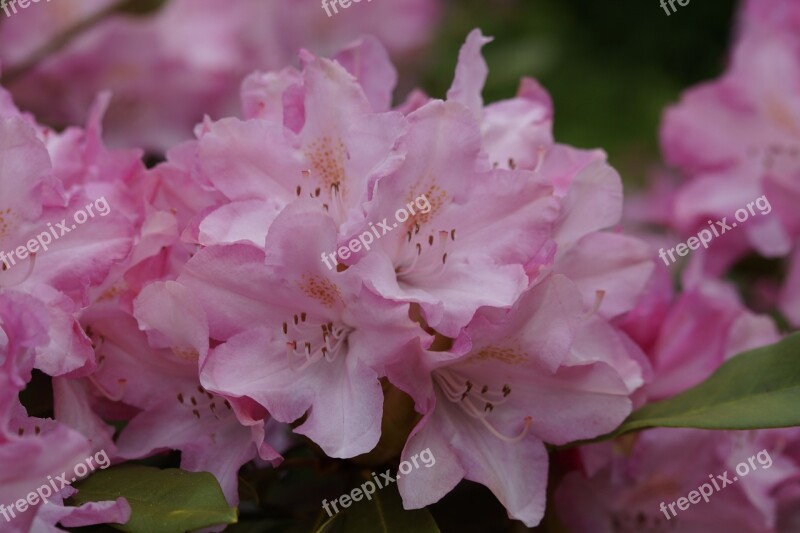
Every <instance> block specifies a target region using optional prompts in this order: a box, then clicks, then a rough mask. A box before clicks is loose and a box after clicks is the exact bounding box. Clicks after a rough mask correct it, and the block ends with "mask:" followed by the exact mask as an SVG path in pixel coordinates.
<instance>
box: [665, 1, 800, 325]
mask: <svg viewBox="0 0 800 533" xmlns="http://www.w3.org/2000/svg"><path fill="white" fill-rule="evenodd" d="M743 13H744V18H743V30H742V33H741V35H740V37H739V40H738V42H737V44H736V46H735V48H734V50H733V54H732V58H731V63H730V65H729V67H728V70H727V72H726V73H725V74H724V75H723V76H722V77H721V78H720V79H718V80H716V81H713V82H710V83H706V84H703V85H700V86H698V87H696V88H693V89H691V90H689V91H687V93H686V94H685V95H684V97H683V99H682V101H681V102H680V104H678V105H677V106H674V107H672V108H670V109H668V110H667V112H666V113H665V116H664V123H663V126H662V132H661V138H662V147H663V151H664V154H665V157H666V160H667V162H668V163H670V164H671V165H674V166H676V167H677V168H679V169H680V170H681V171H682V173H683V174H684V176H685V177H686V178H687V181H686V183H685V184H684V185H683V186H682V187H681V188H680V190H679V191H678V193H677V195H676V198H675V204H674V211H673V213H672V224H673V225H674V227H675V228H676V229H678V231H679V232H680V233H681V234H683V235H689V234H693V233H695V232H696V231H697V230H698V229H699V228H700V227H701V226H706V225H707V221H709V220H712V221H716V220H722V218H723V217H727V218H728V220H729V221H731V219H732V218H733V214H734V213H735V212H736V210H737V209H740V208H746V206H747V205H748V204H749V203H752V202H754V201H755V200H756V199H758V198H761V197H764V198H765V199H766V200H767V201H768V204H767V205H769V209H766V208H764V207H761V206H760V205H759V209H761V213H762V214H761V215H760V216H756V217H751V218H750V220H747V222H746V223H742V224H740V227H739V228H737V229H736V231H735V232H732V233H731V234H730V235H724V236H722V238H720V239H718V240H715V241H714V242H713V243H712V246H711V248H709V250H708V252H707V253H702V252H701V253H699V254H696V258H693V260H697V261H701V262H702V264H703V267H702V268H703V269H704V270H707V271H708V272H709V273H710V274H712V275H719V274H721V273H724V272H725V271H726V270H727V269H728V268H729V267H730V266H731V265H732V264H733V263H735V262H736V261H737V260H738V259H740V258H741V257H743V256H744V255H745V254H747V253H749V252H751V251H754V252H756V253H758V254H759V255H762V256H764V257H786V258H788V259H789V261H790V269H789V274H788V276H787V278H786V280H785V285H784V289H783V293H782V294H781V295H780V299H779V302H778V304H779V306H780V308H781V310H782V311H783V312H784V313H785V315H786V316H787V318H788V319H789V320H790V321H791V322H793V323H800V267H799V266H798V265H800V261H798V257H800V256H798V252H797V240H798V237H800V217H798V215H797V209H796V205H797V203H798V202H800V181H798V180H799V179H800V89H798V87H800V39H798V32H797V31H796V30H797V20H798V13H800V10H798V5H797V4H796V3H794V2H790V1H782V0H776V1H773V0H770V1H768V2H756V1H753V2H748V3H746V5H745V9H744V12H743ZM762 203H763V201H762ZM706 255H708V256H710V257H709V258H707V259H706V258H705V256H706Z"/></svg>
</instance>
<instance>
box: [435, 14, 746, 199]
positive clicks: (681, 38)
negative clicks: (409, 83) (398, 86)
mask: <svg viewBox="0 0 800 533" xmlns="http://www.w3.org/2000/svg"><path fill="white" fill-rule="evenodd" d="M735 5H736V2H734V1H733V0H718V1H716V2H700V1H694V2H690V3H689V4H688V5H686V6H684V7H679V6H678V5H677V4H676V7H677V8H678V10H677V12H676V13H673V14H672V15H669V16H667V14H666V13H665V12H664V10H663V9H662V8H661V7H660V5H659V0H621V1H619V2H614V3H610V2H597V1H596V0H594V1H593V0H492V1H491V2H488V1H486V0H450V1H449V2H448V6H447V10H446V13H445V18H444V20H443V24H442V27H441V28H440V30H439V31H438V33H437V38H436V41H435V43H434V45H433V46H432V47H431V53H430V54H429V55H428V58H427V66H426V69H425V74H424V76H423V79H422V86H423V87H424V89H425V90H426V91H428V92H429V93H430V94H432V95H435V96H443V95H444V94H445V92H446V91H447V88H448V87H449V85H450V82H451V80H452V75H453V69H454V66H455V63H456V59H457V57H458V49H459V47H460V46H461V44H462V42H463V41H464V38H465V37H466V35H467V33H469V31H470V30H471V29H473V28H476V27H480V28H481V29H482V30H483V32H484V34H486V35H490V36H494V38H495V40H494V42H493V43H491V44H489V45H487V46H486V47H485V48H484V53H485V56H486V59H487V61H488V63H489V69H490V74H489V80H488V82H487V85H486V90H485V92H484V98H485V101H487V102H492V101H495V100H498V99H502V98H509V97H511V96H513V95H514V94H515V92H516V88H517V85H518V83H519V78H521V77H522V76H532V77H535V78H536V79H538V80H539V81H540V82H541V83H542V84H543V85H544V86H545V87H546V88H547V89H548V90H549V91H550V93H551V94H552V96H553V99H554V102H555V108H556V120H555V133H556V139H557V140H558V141H559V142H563V143H568V144H572V145H575V146H578V147H583V148H603V149H605V150H606V151H607V152H608V153H609V156H610V159H611V163H612V164H613V165H614V166H616V167H617V168H618V169H619V170H620V172H621V173H622V175H623V180H625V182H626V183H628V184H641V183H642V182H643V181H644V177H645V172H646V171H647V169H648V168H650V167H651V165H652V164H653V163H654V162H655V161H657V158H658V126H659V122H660V117H661V111H662V109H663V108H664V107H665V106H666V105H668V104H670V103H673V102H675V101H677V99H678V98H679V96H680V93H681V92H682V91H683V90H684V89H685V88H687V87H688V86H690V85H693V84H695V83H697V82H699V81H703V80H707V79H711V78H713V77H716V76H718V75H719V74H720V73H721V72H722V69H723V67H724V65H725V57H726V52H727V49H728V45H729V42H730V35H731V29H732V25H733V19H734V8H735Z"/></svg>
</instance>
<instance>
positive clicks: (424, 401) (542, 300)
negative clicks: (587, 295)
mask: <svg viewBox="0 0 800 533" xmlns="http://www.w3.org/2000/svg"><path fill="white" fill-rule="evenodd" d="M590 313H591V310H590V309H587V308H586V307H584V305H583V303H582V299H581V295H580V292H579V291H578V290H577V288H576V286H575V285H574V284H573V283H572V282H570V281H569V280H568V279H566V278H565V277H563V276H560V275H554V276H550V277H549V278H547V280H545V281H543V282H541V283H540V284H538V285H536V286H535V287H534V288H532V289H531V290H530V291H528V292H527V293H526V294H525V295H524V296H523V297H522V298H521V299H520V301H519V302H518V303H517V305H516V306H515V307H514V308H513V309H512V310H511V311H509V312H508V313H497V312H489V311H486V312H485V313H483V314H481V315H480V316H478V317H477V318H476V319H475V320H473V322H472V323H471V324H470V326H469V327H468V328H467V329H466V330H465V335H464V337H463V338H461V339H459V340H458V341H457V342H456V345H455V347H454V348H453V352H454V353H440V352H420V353H419V354H418V355H417V356H416V357H415V358H408V359H407V360H406V361H403V362H399V363H398V364H396V365H394V366H393V367H392V368H390V371H389V378H390V380H392V382H393V383H394V384H396V385H397V386H398V387H400V388H401V389H403V390H405V391H407V392H408V393H409V394H411V395H412V397H414V399H415V401H416V408H417V410H418V411H420V412H422V413H425V417H424V418H423V419H422V421H421V422H420V423H419V425H418V426H417V427H416V428H415V429H414V431H413V432H412V435H411V438H410V439H409V441H408V442H407V443H406V447H405V449H404V451H403V459H408V458H409V457H410V456H411V455H412V454H414V453H415V452H417V451H419V450H422V449H425V448H428V447H430V448H431V449H435V450H436V458H437V468H436V470H435V472H434V471H433V470H432V471H431V472H430V473H428V472H427V471H422V470H420V471H417V472H414V473H413V474H412V475H409V476H405V477H403V478H402V479H401V480H400V481H399V482H398V483H399V486H400V492H401V494H402V495H403V500H404V503H405V505H406V507H408V508H420V507H423V506H426V505H429V504H431V503H434V502H436V501H438V500H439V499H440V498H442V497H443V496H444V495H445V494H447V492H449V491H450V490H451V489H452V488H453V487H454V486H455V485H456V484H457V483H458V482H459V481H461V479H463V478H465V479H469V480H472V481H476V482H478V483H482V484H484V485H486V486H487V487H489V488H490V489H491V490H492V492H493V493H494V494H495V496H496V497H497V498H498V499H499V500H500V501H501V502H502V503H503V505H505V507H506V509H507V510H508V513H509V516H511V517H512V518H516V519H518V520H521V521H523V522H524V523H525V524H526V525H528V526H535V525H536V524H538V523H539V521H540V520H541V518H542V516H543V514H544V506H545V489H546V485H547V453H546V451H545V448H544V446H543V442H549V443H553V444H564V443H566V442H569V441H573V440H578V439H584V438H590V437H592V436H597V435H599V434H602V433H605V432H608V431H611V430H612V429H613V428H615V427H616V426H617V425H619V424H620V423H621V422H622V420H623V419H624V418H625V417H626V416H627V415H628V414H629V413H630V410H631V401H630V399H629V395H630V394H631V392H632V391H633V388H635V386H638V385H633V386H631V385H629V384H627V383H626V382H625V380H624V379H623V378H622V376H621V375H620V372H619V370H618V369H617V368H616V367H617V366H618V365H619V359H620V356H621V354H626V350H627V347H626V340H625V338H624V336H623V335H621V334H620V333H619V332H617V331H615V330H614V328H612V327H611V326H609V324H607V323H606V322H605V321H603V320H602V319H601V318H599V317H598V316H591V314H590ZM462 352H463V353H464V355H463V356H458V355H456V354H457V353H462ZM626 357H627V355H626ZM426 373H429V376H430V377H427V378H423V377H422V376H423V375H424V374H426ZM640 381H641V380H639V382H640Z"/></svg>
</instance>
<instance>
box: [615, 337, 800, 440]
mask: <svg viewBox="0 0 800 533" xmlns="http://www.w3.org/2000/svg"><path fill="white" fill-rule="evenodd" d="M798 404H800V333H795V334H794V335H791V336H788V337H786V338H785V339H783V340H782V341H780V342H778V343H776V344H772V345H770V346H765V347H762V348H757V349H755V350H751V351H749V352H745V353H743V354H741V355H737V356H736V357H734V358H733V359H730V360H729V361H727V362H726V363H725V364H723V365H722V366H720V367H719V368H718V369H717V371H716V372H715V373H714V374H713V375H712V376H711V377H710V378H708V379H707V380H706V381H704V382H703V383H700V384H699V385H697V386H696V387H694V388H692V389H689V390H687V391H685V392H683V393H681V394H679V395H677V396H674V397H672V398H670V399H668V400H665V401H662V402H657V403H652V404H649V405H645V406H644V407H642V408H641V409H639V410H638V411H636V412H635V413H633V414H632V415H631V416H630V417H628V419H627V420H626V421H625V422H624V423H623V424H622V425H621V426H620V427H619V428H618V429H617V430H616V431H615V432H613V433H612V434H611V435H610V436H611V437H616V436H619V435H622V434H624V433H628V432H631V431H636V430H640V429H645V428H650V427H680V428H701V429H742V430H743V429H763V428H781V427H791V426H800V409H798V408H797V405H798ZM607 437H608V436H606V438H607Z"/></svg>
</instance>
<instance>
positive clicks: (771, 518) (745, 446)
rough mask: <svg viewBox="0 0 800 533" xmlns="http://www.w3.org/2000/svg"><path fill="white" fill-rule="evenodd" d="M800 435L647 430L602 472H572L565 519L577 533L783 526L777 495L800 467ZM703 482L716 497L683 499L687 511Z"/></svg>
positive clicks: (563, 503) (559, 499)
mask: <svg viewBox="0 0 800 533" xmlns="http://www.w3.org/2000/svg"><path fill="white" fill-rule="evenodd" d="M796 437H797V431H796V430H768V431H758V432H750V433H743V432H739V433H737V432H722V431H700V430H695V429H653V430H648V431H645V432H643V433H641V434H639V435H638V436H637V437H636V440H635V441H634V442H633V443H632V444H631V445H628V446H622V445H620V446H618V447H617V448H616V449H617V450H618V451H616V452H615V453H614V458H613V461H612V462H611V463H610V464H609V465H608V466H606V467H605V468H603V469H602V470H601V471H600V472H599V473H597V474H594V475H592V476H591V477H589V478H588V479H587V477H585V476H584V475H583V474H582V473H580V472H578V471H575V472H571V473H569V474H567V475H566V477H565V478H564V480H563V481H562V482H561V483H560V485H559V486H558V488H557V490H556V492H555V502H556V507H557V509H558V515H559V518H560V520H561V522H562V523H563V524H564V525H565V526H567V527H568V528H569V529H570V531H574V532H575V533H584V532H585V533H589V532H591V533H612V532H614V531H650V530H652V531H661V530H664V531H668V530H670V529H671V530H674V531H681V533H683V532H684V531H685V532H687V533H695V532H696V533H702V532H706V531H748V532H754V533H755V532H762V533H768V532H774V531H778V530H777V529H776V522H777V511H778V506H777V502H776V500H775V499H774V498H773V496H772V494H773V493H774V491H775V490H776V489H777V488H779V487H781V486H785V484H786V483H787V482H791V481H792V480H796V479H797V475H798V473H800V470H798V465H797V464H796V463H795V462H794V461H793V460H792V459H791V458H790V457H789V456H788V454H787V453H786V451H785V448H786V444H787V442H788V441H789V440H790V439H796ZM677 455H679V456H680V460H679V461H676V460H675V457H676V456H677ZM750 458H753V463H752V464H753V465H754V467H753V468H751V467H750V464H749V463H748V459H750ZM740 463H744V465H745V467H747V468H744V467H740V466H739V465H740ZM737 467H738V468H739V469H740V470H739V472H738V474H739V475H737V470H736V469H737ZM741 472H745V476H746V477H744V476H742V475H741ZM719 476H721V477H719ZM725 480H727V482H726V481H725ZM795 483H796V481H795ZM702 485H706V487H704V488H703V490H704V491H705V493H706V494H710V495H709V496H708V501H707V502H706V501H705V500H704V499H703V498H702V497H700V498H697V499H698V500H699V502H698V503H696V504H694V505H690V506H689V507H688V508H686V504H688V501H687V502H686V503H685V504H684V503H683V502H682V504H683V505H684V509H683V510H681V508H680V507H678V506H677V502H678V501H679V498H687V496H689V495H690V493H691V492H692V491H695V492H698V495H699V490H700V487H701V486H702ZM715 485H716V486H718V487H720V489H719V491H717V490H716V488H715ZM695 498H696V497H695V496H692V499H695ZM662 504H663V509H662ZM670 504H673V505H672V509H673V510H674V511H675V515H673V513H672V511H671V510H670V507H669V506H670ZM576 509H580V511H579V512H578V511H576ZM784 531H787V532H788V531H790V530H784Z"/></svg>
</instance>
